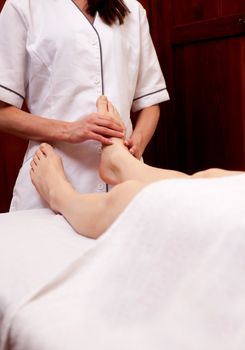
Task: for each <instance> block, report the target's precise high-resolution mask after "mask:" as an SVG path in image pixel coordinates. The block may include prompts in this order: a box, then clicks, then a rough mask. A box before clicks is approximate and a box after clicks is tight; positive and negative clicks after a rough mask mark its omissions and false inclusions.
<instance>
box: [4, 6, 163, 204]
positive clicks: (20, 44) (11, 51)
mask: <svg viewBox="0 0 245 350" xmlns="http://www.w3.org/2000/svg"><path fill="white" fill-rule="evenodd" d="M125 3H126V5H127V6H128V8H129V9H130V14H129V15H128V16H127V17H126V19H125V23H124V24H123V25H119V24H114V25H112V26H108V25H106V24H105V23H104V22H103V21H102V19H101V18H100V16H99V15H98V14H97V15H96V17H95V19H94V23H93V24H91V23H90V22H89V21H88V19H87V18H86V17H85V15H84V14H83V12H81V10H79V8H78V7H77V6H76V5H75V3H74V2H73V1H72V0H42V1H37V0H7V1H6V3H5V6H4V8H3V10H2V13H1V15H0V33H1V35H0V100H2V101H4V102H7V103H9V104H11V105H14V106H16V107H18V108H21V106H22V103H23V100H24V99H25V100H26V103H27V106H28V108H29V110H30V112H31V113H33V114H36V115H39V116H43V117H47V118H51V119H59V120H65V121H75V120H79V119H82V118H83V117H85V116H87V115H88V114H90V113H92V112H95V111H96V107H95V101H96V100H97V98H98V97H99V96H100V95H102V94H105V95H106V96H108V98H109V99H110V100H111V101H112V103H113V104H115V105H116V106H117V109H118V111H119V112H120V114H121V116H122V119H123V121H124V123H125V125H126V128H127V136H130V135H131V133H132V124H131V120H130V111H131V110H132V111H138V110H141V109H142V108H145V107H148V106H151V105H153V104H157V103H160V102H162V101H165V100H168V98H169V97H168V93H167V90H166V85H165V81H164V77H163V75H162V72H161V68H160V66H159V62H158V59H157V56H156V53H155V50H154V47H153V44H152V40H151V37H150V34H149V26H148V21H147V17H146V12H145V10H144V8H143V7H142V5H141V4H140V3H139V2H137V1H135V0H126V1H125ZM38 145H39V143H38V142H34V141H30V142H29V146H28V149H27V151H26V154H25V158H24V162H23V166H22V168H21V169H20V172H19V175H18V178H17V181H16V185H15V188H14V193H13V199H12V205H11V210H20V209H29V208H40V207H44V206H45V203H44V202H43V201H42V200H41V198H40V196H39V194H38V193H37V192H36V190H35V188H34V186H33V185H32V183H31V180H30V176H29V169H30V164H29V163H30V160H31V158H32V156H33V154H34V152H35V151H36V149H37V147H38ZM53 146H54V147H55V149H56V151H57V152H58V153H59V154H60V155H61V157H62V159H63V162H64V168H65V170H66V175H67V177H68V179H69V180H70V181H71V183H72V184H73V186H74V187H75V188H76V189H77V190H78V191H79V192H81V193H89V192H105V191H106V184H105V183H103V181H102V180H101V179H100V177H99V174H98V164H99V159H100V153H101V145H100V143H99V142H97V141H86V142H83V143H80V144H76V145H73V144H66V143H58V142H57V143H54V144H53Z"/></svg>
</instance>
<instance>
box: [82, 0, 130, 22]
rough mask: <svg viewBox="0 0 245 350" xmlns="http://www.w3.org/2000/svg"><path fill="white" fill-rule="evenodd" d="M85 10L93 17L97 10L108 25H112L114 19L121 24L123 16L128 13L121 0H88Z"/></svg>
mask: <svg viewBox="0 0 245 350" xmlns="http://www.w3.org/2000/svg"><path fill="white" fill-rule="evenodd" d="M87 11H88V13H89V14H90V15H91V16H93V17H94V16H95V14H96V12H97V11H98V13H99V15H100V17H101V18H102V19H103V21H104V22H105V23H106V24H108V25H112V24H113V23H115V22H116V20H118V21H119V23H120V24H123V22H124V19H125V17H126V16H127V15H128V14H129V13H130V11H129V9H128V8H127V6H126V5H125V3H124V1H123V0H88V8H87Z"/></svg>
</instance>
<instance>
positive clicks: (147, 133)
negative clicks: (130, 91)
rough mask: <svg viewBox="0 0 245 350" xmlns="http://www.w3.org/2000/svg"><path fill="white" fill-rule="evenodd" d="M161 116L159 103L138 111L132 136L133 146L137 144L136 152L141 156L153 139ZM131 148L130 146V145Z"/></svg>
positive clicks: (138, 156) (137, 155)
mask: <svg viewBox="0 0 245 350" xmlns="http://www.w3.org/2000/svg"><path fill="white" fill-rule="evenodd" d="M159 117H160V107H159V105H154V106H151V107H147V108H144V109H142V110H141V111H140V112H138V115H137V121H136V125H135V128H134V131H133V133H132V136H131V138H130V139H131V140H132V147H134V145H135V149H136V154H134V152H133V154H134V155H135V156H136V157H137V158H140V157H141V156H142V154H143V152H144V150H145V148H146V146H147V145H148V143H149V141H150V140H151V138H152V136H153V134H154V132H155V130H156V127H157V123H158V120H159ZM129 149H130V147H129Z"/></svg>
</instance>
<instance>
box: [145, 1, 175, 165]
mask: <svg viewBox="0 0 245 350" xmlns="http://www.w3.org/2000/svg"><path fill="white" fill-rule="evenodd" d="M169 11H170V7H169V3H168V2H167V1H162V0H152V5H151V34H152V39H153V42H154V44H155V48H156V51H157V54H158V58H159V61H160V65H161V67H162V71H163V73H164V76H165V79H166V83H167V88H168V91H169V94H170V101H168V102H164V103H162V104H161V117H160V121H159V124H158V127H157V130H156V133H155V135H154V136H153V139H152V141H151V143H150V145H149V147H148V149H147V150H146V152H145V154H144V158H145V161H146V162H147V163H148V164H151V165H154V166H158V167H162V168H176V166H177V161H176V160H177V157H176V137H175V136H176V123H175V119H174V113H173V57H172V50H171V48H172V43H171V24H172V21H171V16H170V15H169ZM163 24H164V27H163Z"/></svg>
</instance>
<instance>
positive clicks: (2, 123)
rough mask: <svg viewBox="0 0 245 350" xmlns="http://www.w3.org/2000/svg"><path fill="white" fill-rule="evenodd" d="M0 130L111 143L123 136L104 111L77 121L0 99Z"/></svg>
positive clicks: (40, 137)
mask: <svg viewBox="0 0 245 350" xmlns="http://www.w3.org/2000/svg"><path fill="white" fill-rule="evenodd" d="M0 130H2V131H4V132H7V133H11V134H13V135H15V136H19V137H22V138H25V139H30V140H35V141H46V142H55V141H63V142H69V143H80V142H84V141H86V140H96V141H98V142H101V143H102V144H104V145H108V144H111V143H112V141H111V140H110V138H111V137H119V138H123V137H124V130H123V127H122V126H121V124H120V123H119V122H118V121H116V120H115V119H113V118H112V117H110V116H108V115H106V114H99V113H92V114H90V115H88V116H86V117H84V118H81V119H80V120H78V121H72V122H68V121H62V120H56V119H48V118H43V117H40V116H37V115H33V114H30V113H27V112H24V111H22V110H19V109H18V108H16V107H14V106H10V105H7V104H5V103H3V102H0Z"/></svg>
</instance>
